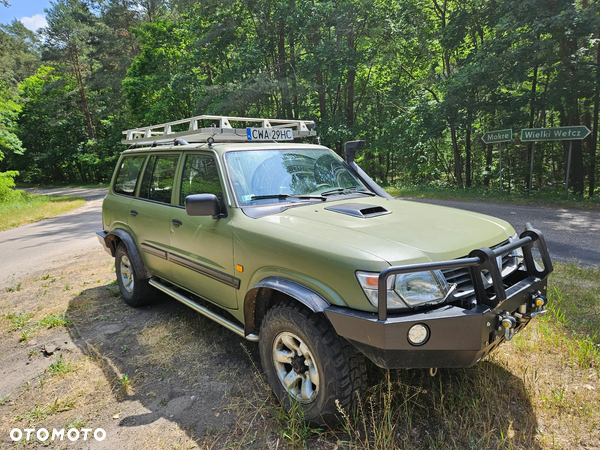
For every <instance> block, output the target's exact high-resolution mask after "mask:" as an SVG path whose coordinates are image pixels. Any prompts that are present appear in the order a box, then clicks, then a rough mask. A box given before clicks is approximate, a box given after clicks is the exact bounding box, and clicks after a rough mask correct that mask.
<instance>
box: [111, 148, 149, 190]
mask: <svg viewBox="0 0 600 450" xmlns="http://www.w3.org/2000/svg"><path fill="white" fill-rule="evenodd" d="M145 159H146V157H145V156H126V157H125V158H123V160H122V161H121V167H119V172H118V173H117V178H116V180H115V185H114V186H113V192H115V193H117V194H122V195H133V194H134V192H135V186H136V184H137V179H138V176H139V174H140V169H141V168H142V165H143V164H144V160H145Z"/></svg>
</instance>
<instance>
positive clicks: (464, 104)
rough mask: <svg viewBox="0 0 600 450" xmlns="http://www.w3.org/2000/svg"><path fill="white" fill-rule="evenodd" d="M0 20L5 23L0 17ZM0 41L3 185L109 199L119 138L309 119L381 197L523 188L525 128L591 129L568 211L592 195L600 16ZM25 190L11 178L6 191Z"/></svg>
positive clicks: (358, 3) (12, 35)
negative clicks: (352, 151)
mask: <svg viewBox="0 0 600 450" xmlns="http://www.w3.org/2000/svg"><path fill="white" fill-rule="evenodd" d="M3 3H5V2H2V3H0V8H2V7H4V6H3ZM46 18H47V22H48V26H47V27H46V28H44V29H41V30H39V31H38V32H35V33H34V32H31V31H29V30H28V29H26V28H25V27H24V26H23V25H22V24H21V23H20V22H18V21H16V20H15V21H13V22H12V23H10V24H3V25H1V26H0V60H1V61H0V160H1V161H0V172H5V173H4V174H3V175H0V178H4V179H6V178H7V177H16V180H17V181H18V182H23V183H37V184H40V183H41V184H43V183H88V184H95V183H102V182H106V181H107V180H109V179H110V176H111V174H112V170H113V167H114V163H115V161H116V159H117V158H118V155H119V153H120V152H121V151H123V150H124V149H125V146H123V145H122V144H121V143H120V140H121V139H122V134H121V132H122V131H123V130H125V129H128V128H134V127H138V126H144V125H150V124H158V123H163V122H167V121H172V120H177V119H182V118H186V117H191V116H194V115H200V114H223V115H236V116H251V117H270V118H301V119H312V120H315V121H316V123H317V132H318V134H319V136H321V139H322V141H321V142H322V143H324V144H325V145H327V146H329V147H330V148H332V149H334V150H335V151H337V152H338V153H339V154H342V151H343V143H344V142H345V141H347V140H352V139H364V140H366V141H367V147H366V149H365V150H364V151H362V154H361V155H360V158H359V159H358V162H359V164H361V166H362V167H363V169H365V170H366V171H367V172H368V173H369V174H370V175H371V176H373V177H375V178H376V179H377V180H379V181H380V182H381V183H382V184H384V185H394V184H397V183H408V184H427V185H432V186H452V187H455V188H458V189H463V188H470V187H482V188H488V189H495V190H497V189H499V188H500V185H499V175H500V173H499V170H500V167H499V154H498V151H499V146H498V145H493V146H492V145H485V144H484V142H483V141H482V139H481V137H482V135H483V133H485V132H487V131H493V130H503V129H512V130H513V136H514V138H513V140H512V141H511V142H508V143H506V144H502V158H503V159H502V180H503V186H502V187H503V188H504V189H505V190H509V191H510V190H513V191H523V190H525V189H526V188H527V184H528V181H529V164H530V158H531V151H532V143H531V142H521V141H520V140H519V137H520V130H521V129H524V128H545V127H559V126H570V125H585V126H587V128H588V129H590V130H591V131H592V133H591V134H590V135H589V136H588V137H587V138H585V139H584V140H576V141H573V147H572V162H571V171H570V186H571V187H572V193H573V194H575V195H578V196H586V197H591V196H593V195H594V194H595V195H598V194H600V187H599V186H598V182H599V178H600V174H599V170H598V169H599V166H600V164H599V161H598V160H599V152H598V150H597V148H598V115H599V107H600V3H599V2H597V1H593V0H575V1H565V0H520V1H513V0H460V1H459V0H252V1H250V0H220V1H219V0H201V1H194V0H55V1H53V2H51V6H50V7H49V8H48V9H47V10H46ZM567 150H568V144H567V143H566V142H561V141H548V142H537V143H536V145H535V157H534V177H533V188H534V189H535V190H543V189H549V190H553V189H554V190H558V191H560V189H564V182H565V174H566V168H567ZM17 172H18V175H17Z"/></svg>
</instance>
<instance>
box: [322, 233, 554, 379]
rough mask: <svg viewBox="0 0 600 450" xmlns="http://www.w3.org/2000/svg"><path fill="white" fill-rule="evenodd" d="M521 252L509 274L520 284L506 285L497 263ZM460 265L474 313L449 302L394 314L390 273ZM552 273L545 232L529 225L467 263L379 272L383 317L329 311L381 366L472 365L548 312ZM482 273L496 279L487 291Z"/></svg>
mask: <svg viewBox="0 0 600 450" xmlns="http://www.w3.org/2000/svg"><path fill="white" fill-rule="evenodd" d="M517 248H522V251H523V257H524V264H523V267H521V268H519V269H518V270H517V271H515V272H513V274H511V275H509V276H508V277H507V278H513V281H514V283H513V284H512V285H510V286H509V287H505V284H504V283H505V281H506V280H504V281H503V280H502V276H501V273H500V269H499V268H498V265H497V264H496V258H498V257H500V256H502V255H505V254H507V253H509V252H511V251H513V250H515V249H517ZM534 248H537V249H538V250H539V253H540V256H541V259H542V264H543V267H541V268H540V267H539V266H538V265H537V264H536V262H535V261H534V257H533V249H534ZM459 267H469V268H470V272H471V279H472V282H473V286H474V287H475V298H476V300H477V305H476V306H474V307H473V308H471V309H468V308H463V307H461V306H454V305H444V306H441V307H438V308H435V309H431V310H427V311H422V312H412V313H411V312H408V313H406V312H404V313H402V314H393V315H389V314H388V311H387V298H386V296H387V293H386V285H387V284H386V280H387V278H388V277H389V276H392V275H395V274H402V273H410V272H420V271H427V270H443V269H451V268H459ZM552 270H553V268H552V262H551V260H550V255H549V253H548V249H547V247H546V242H545V240H544V237H543V235H542V233H541V232H540V231H538V230H535V229H534V228H532V227H531V225H530V224H527V226H526V228H525V231H523V233H521V235H520V237H519V239H517V240H515V241H513V242H511V243H509V244H507V245H504V246H502V247H499V248H496V249H495V250H491V249H489V248H481V249H477V250H473V251H472V252H471V254H470V255H469V257H467V258H462V259H457V260H452V261H441V262H432V263H424V264H414V265H408V266H397V267H389V268H387V269H385V270H384V271H382V272H381V274H380V275H379V294H378V295H379V311H378V314H373V313H367V312H362V311H356V310H351V309H348V308H341V307H336V306H330V307H328V308H327V309H326V310H325V314H326V315H327V317H328V319H329V320H330V322H331V323H332V325H333V326H334V328H335V330H336V332H337V333H338V334H339V335H340V336H342V337H344V338H346V339H347V340H349V341H351V342H352V343H353V344H354V345H355V346H356V347H357V348H358V349H359V350H360V351H361V352H363V353H364V354H365V355H366V356H367V357H369V358H370V359H371V360H372V361H373V362H374V363H375V364H377V365H378V366H380V367H384V368H390V369H392V368H398V369H399V368H428V367H470V366H472V365H474V364H475V363H476V362H477V361H479V360H480V359H481V358H483V357H484V356H486V355H487V354H488V353H490V352H491V351H492V350H494V349H495V348H496V347H497V346H498V345H499V344H500V343H501V342H504V341H505V340H510V339H511V338H512V336H513V335H514V334H515V333H518V332H519V331H521V330H522V329H523V328H524V327H525V326H526V325H527V324H528V323H529V321H530V320H531V319H532V318H533V317H535V316H536V315H539V314H543V313H544V312H545V311H544V310H543V306H545V304H546V301H547V300H546V297H545V294H546V289H547V287H546V285H547V278H548V274H549V273H550V272H552ZM482 271H485V272H487V274H489V276H491V279H492V286H491V287H490V286H488V287H486V286H485V284H484V282H483V279H484V278H483V277H482ZM417 324H421V325H424V326H425V327H426V328H427V330H428V332H429V334H428V338H427V340H426V341H425V342H424V343H423V344H422V345H418V346H415V345H413V344H411V343H410V341H409V340H408V333H409V330H410V329H411V327H413V326H414V325H417Z"/></svg>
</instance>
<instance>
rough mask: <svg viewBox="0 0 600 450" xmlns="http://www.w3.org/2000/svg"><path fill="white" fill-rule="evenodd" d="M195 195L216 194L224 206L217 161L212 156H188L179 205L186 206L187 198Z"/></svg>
mask: <svg viewBox="0 0 600 450" xmlns="http://www.w3.org/2000/svg"><path fill="white" fill-rule="evenodd" d="M193 194H214V195H216V196H217V198H218V199H219V202H221V204H223V199H222V195H223V191H222V189H221V181H220V180H219V172H218V171H217V164H216V163H215V159H214V158H213V157H212V156H210V155H188V156H187V157H186V160H185V166H184V168H183V179H182V180H181V195H180V196H179V205H181V206H184V205H185V198H186V197H187V196H188V195H193Z"/></svg>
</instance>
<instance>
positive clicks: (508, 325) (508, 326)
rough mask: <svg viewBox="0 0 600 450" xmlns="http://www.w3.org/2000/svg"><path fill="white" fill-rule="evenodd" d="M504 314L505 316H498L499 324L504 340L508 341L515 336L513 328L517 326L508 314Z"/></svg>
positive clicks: (515, 321)
mask: <svg viewBox="0 0 600 450" xmlns="http://www.w3.org/2000/svg"><path fill="white" fill-rule="evenodd" d="M504 314H505V315H503V316H500V317H501V321H500V324H501V325H502V328H504V339H506V340H507V341H510V340H511V339H512V338H513V336H514V335H515V327H516V326H517V320H516V319H515V318H514V317H513V316H511V315H510V314H509V313H508V312H505V313H504Z"/></svg>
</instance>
